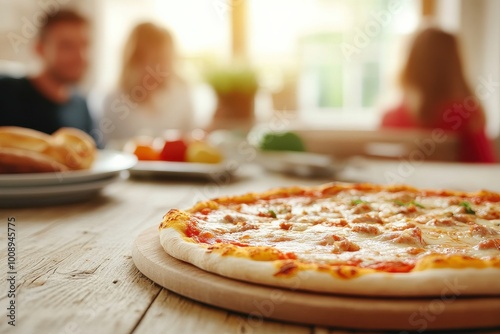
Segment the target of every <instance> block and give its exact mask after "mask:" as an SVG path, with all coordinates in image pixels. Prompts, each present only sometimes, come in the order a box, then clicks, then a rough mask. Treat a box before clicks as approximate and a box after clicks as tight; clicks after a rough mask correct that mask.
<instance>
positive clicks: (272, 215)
mask: <svg viewBox="0 0 500 334" xmlns="http://www.w3.org/2000/svg"><path fill="white" fill-rule="evenodd" d="M267 213H269V215H270V216H271V217H273V218H276V212H274V210H269V211H268V212H267Z"/></svg>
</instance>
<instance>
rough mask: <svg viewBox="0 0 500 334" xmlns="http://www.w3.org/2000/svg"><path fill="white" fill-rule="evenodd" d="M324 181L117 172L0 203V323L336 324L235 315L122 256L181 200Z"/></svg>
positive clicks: (50, 326)
mask: <svg viewBox="0 0 500 334" xmlns="http://www.w3.org/2000/svg"><path fill="white" fill-rule="evenodd" d="M325 181H327V180H305V179H297V178H292V177H285V176H280V175H277V174H272V175H271V174H263V173H253V174H251V173H250V174H249V175H246V176H245V175H243V176H242V177H241V178H240V179H238V180H236V181H233V182H230V183H223V184H214V183H208V182H193V181H189V182H186V181H172V180H156V181H151V180H150V181H144V180H122V181H120V182H117V183H115V184H112V185H110V186H108V187H107V188H106V189H104V191H103V192H102V194H101V195H100V196H98V197H96V198H95V199H93V200H91V201H88V202H84V203H79V204H71V205H64V206H51V207H39V208H23V209H1V210H0V221H1V222H2V224H1V226H2V232H1V234H0V245H1V247H0V250H1V254H2V261H1V265H2V266H4V269H3V270H1V275H0V281H1V285H0V289H1V294H0V305H1V307H0V309H2V310H3V311H2V316H1V318H0V319H1V320H0V333H23V334H25V333H26V334H27V333H61V334H62V333H68V334H69V333H81V334H83V333H92V334H99V333H114V334H121V333H123V334H125V333H235V334H236V333H291V334H293V333H297V334H302V333H304V334H305V333H316V334H319V333H346V332H345V331H343V330H339V329H326V328H317V327H311V326H301V325H294V324H287V323H280V322H276V321H270V320H263V321H262V322H260V321H255V320H254V321H249V318H248V317H247V316H245V315H241V314H236V313H232V312H228V311H225V310H221V309H217V308H214V307H211V306H208V305H203V304H200V303H198V302H194V301H191V300H188V299H186V298H184V297H182V296H179V295H177V294H175V293H172V292H169V291H168V290H165V289H163V288H161V287H159V286H158V285H156V284H154V283H153V282H152V281H150V280H149V279H148V278H146V277H145V276H143V275H142V274H141V273H140V272H139V271H138V270H137V269H136V267H135V266H134V264H133V263H132V260H131V247H132V243H133V241H134V239H135V238H136V236H137V235H138V233H139V232H141V231H142V230H144V229H145V228H147V227H150V226H153V225H155V226H156V225H158V224H159V223H160V221H161V218H162V216H163V215H164V214H165V212H166V211H167V210H168V209H169V208H172V207H180V208H184V207H188V206H190V205H192V204H193V203H194V202H195V201H196V200H200V199H203V198H206V197H215V196H221V195H225V194H237V193H242V192H248V191H262V190H265V189H268V188H271V187H277V186H287V185H296V184H302V185H315V184H320V183H323V182H325ZM9 217H15V224H16V227H15V228H16V237H17V238H16V244H17V245H16V246H17V249H16V251H17V263H16V264H17V282H16V283H17V298H16V299H17V304H16V307H17V314H16V326H15V327H12V326H10V325H8V323H7V321H8V318H6V316H5V315H6V307H7V306H8V304H7V303H8V299H7V293H6V292H7V290H8V286H7V283H6V282H7V274H6V272H7V271H6V270H5V268H6V266H7V261H6V254H7V249H6V247H7V239H6V234H5V232H6V230H7V221H8V218H9ZM360 321H362V319H360ZM493 332H495V331H489V332H488V333H493Z"/></svg>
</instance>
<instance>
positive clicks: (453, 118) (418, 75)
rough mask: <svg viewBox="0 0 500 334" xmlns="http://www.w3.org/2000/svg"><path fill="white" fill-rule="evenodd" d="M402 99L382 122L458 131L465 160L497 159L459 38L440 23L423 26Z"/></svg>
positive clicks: (405, 76) (403, 80)
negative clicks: (438, 27) (464, 68)
mask: <svg viewBox="0 0 500 334" xmlns="http://www.w3.org/2000/svg"><path fill="white" fill-rule="evenodd" d="M400 85H401V88H402V91H403V100H402V102H401V104H400V105H399V106H397V107H396V108H394V109H392V110H389V111H388V112H387V113H385V115H384V116H383V118H382V123H381V127H382V128H420V129H435V128H440V129H443V130H445V131H450V132H453V133H456V134H457V135H458V136H459V141H460V160H461V161H463V162H482V163H491V162H495V161H496V159H495V154H494V149H493V144H492V142H491V141H490V140H489V139H488V137H487V136H486V133H485V124H486V118H485V115H484V111H483V108H482V106H481V104H480V102H479V101H478V99H477V98H476V97H475V96H474V94H473V92H472V90H471V88H470V86H469V84H468V83H467V81H466V79H465V75H464V70H463V66H462V60H461V57H460V53H459V46H458V42H457V38H456V37H455V36H454V35H452V34H449V33H447V32H444V31H442V30H440V29H437V28H427V29H424V30H422V31H421V32H419V33H418V34H417V35H416V36H415V39H414V40H413V43H412V45H411V47H410V52H409V56H408V59H407V61H406V64H405V65H404V67H403V70H402V72H401V76H400Z"/></svg>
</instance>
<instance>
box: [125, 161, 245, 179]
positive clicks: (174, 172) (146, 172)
mask: <svg viewBox="0 0 500 334" xmlns="http://www.w3.org/2000/svg"><path fill="white" fill-rule="evenodd" d="M232 167H234V166H231V164H229V163H227V162H221V163H218V164H202V163H193V162H170V161H139V162H138V163H137V164H136V165H135V166H134V167H133V168H131V169H130V174H131V175H133V176H153V177H154V176H167V177H186V178H193V177H194V178H205V179H216V178H218V177H220V176H223V175H225V176H231V175H232V174H233V173H234V171H235V168H232Z"/></svg>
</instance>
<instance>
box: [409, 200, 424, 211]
mask: <svg viewBox="0 0 500 334" xmlns="http://www.w3.org/2000/svg"><path fill="white" fill-rule="evenodd" d="M410 204H413V205H415V206H416V207H417V208H420V209H425V206H423V205H422V204H420V203H418V202H415V201H411V202H410Z"/></svg>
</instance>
